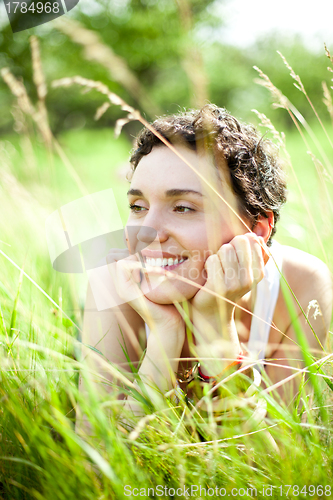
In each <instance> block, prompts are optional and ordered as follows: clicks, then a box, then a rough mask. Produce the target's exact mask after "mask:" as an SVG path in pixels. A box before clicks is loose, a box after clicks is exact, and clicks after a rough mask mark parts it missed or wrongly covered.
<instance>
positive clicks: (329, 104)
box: [322, 82, 333, 123]
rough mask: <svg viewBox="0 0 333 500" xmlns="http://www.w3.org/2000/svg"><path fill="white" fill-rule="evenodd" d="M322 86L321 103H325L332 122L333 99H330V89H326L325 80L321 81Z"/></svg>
mask: <svg viewBox="0 0 333 500" xmlns="http://www.w3.org/2000/svg"><path fill="white" fill-rule="evenodd" d="M322 86H323V93H324V98H323V103H324V104H325V106H326V108H327V111H328V112H329V115H330V117H331V120H332V123H333V101H332V96H331V93H330V91H329V90H328V87H327V84H326V82H322Z"/></svg>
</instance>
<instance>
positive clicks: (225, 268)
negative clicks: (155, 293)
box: [191, 233, 269, 315]
mask: <svg viewBox="0 0 333 500" xmlns="http://www.w3.org/2000/svg"><path fill="white" fill-rule="evenodd" d="M259 240H260V241H259ZM265 246H266V245H265V242H264V239H263V238H262V237H260V238H259V237H258V236H257V235H256V234H254V233H247V234H245V235H240V236H235V237H234V238H233V239H232V240H231V241H230V243H226V244H224V245H222V246H221V248H220V249H219V250H218V252H217V253H216V254H213V255H210V256H209V257H208V258H207V260H206V262H205V270H206V273H207V281H206V283H205V285H204V286H203V288H201V289H200V290H199V291H198V292H197V293H196V294H195V296H194V297H193V299H192V300H191V304H192V307H193V308H194V309H195V310H196V311H197V312H199V313H201V314H205V315H209V314H214V311H215V310H216V305H217V302H216V300H217V299H216V297H215V296H214V295H213V294H210V293H209V292H208V291H207V290H212V291H213V292H215V293H217V294H218V295H220V296H222V297H225V298H226V299H228V300H229V301H231V302H233V303H235V302H237V300H238V299H240V298H241V297H243V295H245V294H246V293H247V292H249V291H250V290H251V289H252V288H253V287H254V286H255V285H256V284H257V283H259V281H261V280H262V278H263V277H264V266H265V264H266V262H267V261H268V258H269V256H268V254H267V253H266V252H265V250H264V248H265ZM226 307H227V311H229V312H230V313H232V311H233V309H234V305H233V304H230V303H228V302H226Z"/></svg>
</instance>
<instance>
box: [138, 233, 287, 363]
mask: <svg viewBox="0 0 333 500" xmlns="http://www.w3.org/2000/svg"><path fill="white" fill-rule="evenodd" d="M270 252H271V254H272V256H273V259H274V260H273V259H272V258H271V257H270V258H269V259H268V262H267V264H266V265H265V273H264V277H263V279H262V280H261V281H260V283H258V285H257V296H256V302H255V305H254V311H253V314H254V316H253V317H252V321H251V329H250V336H249V341H248V345H247V348H248V350H249V352H250V355H251V357H252V358H255V359H258V360H260V359H264V358H265V353H266V347H267V343H268V338H269V332H270V329H271V323H272V319H273V315H274V311H275V306H276V302H277V299H278V295H279V289H280V272H279V271H282V261H283V258H282V247H281V245H280V243H278V242H277V241H273V242H272V245H271V247H270ZM262 320H263V321H262ZM145 328H146V336H147V339H148V336H149V333H150V330H149V327H148V325H147V324H145Z"/></svg>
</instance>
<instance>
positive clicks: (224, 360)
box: [194, 309, 242, 376]
mask: <svg viewBox="0 0 333 500" xmlns="http://www.w3.org/2000/svg"><path fill="white" fill-rule="evenodd" d="M223 320H224V321H223V322H222V321H221V320H220V319H219V318H218V317H216V315H215V316H212V317H210V318H209V317H208V316H206V317H205V318H202V317H201V319H199V321H197V322H196V323H194V326H195V329H196V332H197V335H196V353H197V357H198V359H199V361H200V363H201V367H200V370H201V373H202V374H203V375H207V376H215V375H216V374H218V373H220V372H222V371H223V370H224V369H225V368H226V367H227V366H228V365H229V364H230V363H233V362H234V361H236V360H237V358H238V356H239V355H240V354H241V352H242V350H241V346H240V342H239V338H238V334H237V330H236V324H235V320H234V311H233V310H231V309H230V310H229V314H228V316H224V318H223Z"/></svg>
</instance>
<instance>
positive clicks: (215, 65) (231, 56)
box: [0, 0, 331, 133]
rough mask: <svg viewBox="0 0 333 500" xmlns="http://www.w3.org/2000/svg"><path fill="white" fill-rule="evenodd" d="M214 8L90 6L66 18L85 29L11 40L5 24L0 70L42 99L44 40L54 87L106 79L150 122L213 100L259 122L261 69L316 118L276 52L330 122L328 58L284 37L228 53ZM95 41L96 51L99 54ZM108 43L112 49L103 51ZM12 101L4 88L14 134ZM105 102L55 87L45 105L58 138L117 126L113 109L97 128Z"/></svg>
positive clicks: (118, 1)
mask: <svg viewBox="0 0 333 500" xmlns="http://www.w3.org/2000/svg"><path fill="white" fill-rule="evenodd" d="M215 1H216V0H89V3H88V1H87V2H84V1H82V2H80V4H79V6H78V7H76V8H75V9H74V10H73V11H71V13H70V14H67V15H66V16H65V17H63V18H62V20H63V21H66V19H67V20H68V21H70V20H74V21H76V22H79V23H80V26H81V28H79V27H78V26H77V27H76V28H75V29H74V28H73V25H70V24H67V29H66V28H65V26H66V23H63V25H61V23H60V21H61V19H60V20H59V23H58V22H57V21H54V22H51V23H48V24H45V25H43V26H40V27H37V28H34V29H31V30H27V31H23V32H20V33H16V34H14V35H13V34H12V32H11V28H10V27H9V26H8V25H7V26H4V27H3V29H2V32H1V34H0V67H3V66H9V67H10V68H11V70H12V71H13V73H14V74H15V75H16V76H18V77H21V78H22V79H23V80H24V82H25V84H26V86H27V89H28V92H29V93H30V95H31V96H32V97H34V95H35V89H34V86H33V84H32V67H31V56H30V48H29V43H28V39H29V36H30V35H31V34H36V35H37V36H38V37H39V40H40V43H41V51H42V61H43V67H44V71H45V74H46V78H47V81H48V82H49V83H50V82H51V81H52V80H54V79H58V78H63V77H70V76H74V75H81V76H84V77H86V78H89V79H95V80H100V81H102V82H103V83H105V84H107V85H108V87H109V88H110V89H111V90H112V91H113V92H115V93H117V94H119V95H120V96H121V97H122V98H124V99H125V100H126V101H127V102H128V103H129V104H131V105H133V106H135V107H138V108H139V109H140V110H141V111H142V112H143V113H144V115H145V116H146V117H147V118H149V119H151V118H154V116H155V115H156V114H158V113H172V112H175V111H178V110H179V108H183V107H188V106H193V105H199V104H202V103H203V102H205V100H206V99H210V100H211V101H212V102H215V103H216V104H218V105H220V106H225V107H227V108H228V109H230V111H231V112H233V113H235V114H236V115H237V116H238V117H240V118H243V119H249V118H250V119H253V115H252V114H251V109H252V108H257V109H259V110H260V111H261V112H264V113H266V114H270V96H269V94H268V92H267V90H265V89H263V88H261V87H259V86H258V85H256V84H255V83H254V81H253V80H254V78H256V76H257V75H256V72H255V71H254V70H253V65H256V66H259V67H260V68H261V69H262V70H263V71H264V72H265V73H266V74H268V75H269V77H270V78H271V80H272V82H273V83H274V84H275V85H276V86H277V87H278V88H280V89H281V90H282V92H283V93H285V94H286V95H287V96H288V97H289V98H290V100H291V101H292V102H293V103H294V104H295V105H296V107H297V108H298V109H299V110H300V112H301V113H302V114H304V116H305V117H306V118H310V117H311V116H312V115H311V110H310V108H309V106H308V104H307V103H306V99H305V97H304V95H302V94H301V93H300V92H299V91H298V90H297V89H296V88H295V87H294V86H293V80H292V79H291V77H290V76H289V71H288V70H287V68H286V67H285V66H284V64H283V62H282V60H281V59H280V57H279V56H278V55H277V54H276V50H280V51H281V52H282V53H283V54H284V55H285V57H286V58H287V59H288V61H289V63H290V64H291V65H292V66H293V68H294V70H295V72H296V73H297V74H299V75H300V77H301V79H302V80H303V83H304V85H305V88H306V89H307V91H308V93H309V96H310V98H311V99H312V100H313V102H314V104H315V106H316V107H317V108H318V111H319V112H320V113H322V115H323V116H326V115H325V113H326V114H327V111H326V110H325V108H324V104H323V103H322V97H323V96H322V91H321V82H322V80H326V81H327V82H329V77H330V76H331V75H329V74H328V73H327V70H326V66H327V64H326V62H325V54H324V50H323V53H322V55H316V54H313V53H309V51H308V50H306V49H305V47H304V46H303V44H302V42H301V41H300V40H297V39H295V40H288V41H285V40H283V38H281V36H277V35H276V36H272V37H271V38H270V39H265V40H261V41H258V42H257V43H256V44H255V45H254V46H253V47H251V48H246V49H238V48H235V47H229V46H224V45H223V44H221V43H220V42H219V41H217V40H218V37H217V36H216V33H219V31H220V30H221V24H223V23H222V21H221V19H220V18H219V17H217V16H216V15H215V13H214V12H215V10H214V3H215ZM219 1H222V0H219ZM61 26H62V27H61ZM79 29H81V30H82V31H81V32H80V36H79V32H78V30H79ZM84 30H89V31H84ZM79 38H80V40H79ZM91 40H94V43H96V44H97V45H96V47H97V51H95V55H94V56H93V55H92V52H93V51H92V42H91ZM96 40H97V42H96ZM101 42H102V43H103V44H105V47H106V48H105V47H103V46H102V45H100V46H99V45H98V44H99V43H101ZM89 48H90V49H91V50H90V52H89V50H88V51H87V49H89ZM103 58H104V59H105V60H106V59H108V63H107V64H104V63H103V61H101V60H102V59H103ZM112 58H113V59H112ZM112 61H114V63H113V62H112ZM101 62H102V63H103V64H104V65H103V64H101ZM117 64H118V66H117ZM126 75H127V76H126ZM124 79H125V80H126V82H125V83H127V85H124ZM11 102H12V99H11V97H10V95H9V91H8V89H7V87H6V86H5V85H4V83H3V82H2V81H0V106H1V109H2V113H1V115H0V131H3V132H4V131H10V130H11V127H12V117H11V114H10V109H11ZM102 102H103V99H102V98H101V96H100V95H98V94H97V93H96V92H93V91H92V92H90V93H89V94H84V95H83V94H82V93H81V91H80V90H79V89H78V88H70V89H66V91H64V90H62V89H49V93H48V96H47V106H48V109H49V111H50V117H51V126H52V129H53V130H54V131H55V132H56V133H57V132H59V131H60V130H63V129H68V128H77V129H79V128H82V127H84V126H88V127H95V126H99V127H105V126H112V125H113V124H114V122H115V120H116V119H118V118H119V117H120V116H122V114H123V112H122V111H121V110H120V109H118V108H116V107H111V108H110V109H109V110H108V112H107V113H106V114H105V115H103V117H102V118H101V120H100V121H99V122H94V115H95V111H96V109H97V108H98V107H99V106H100V105H101V104H102ZM274 113H275V115H274V116H275V117H277V118H278V119H281V120H282V122H283V123H282V125H283V126H285V125H286V124H287V125H288V124H289V122H290V119H289V118H288V116H287V115H286V113H284V112H283V111H279V110H278V111H275V112H274ZM327 118H329V117H328V116H327Z"/></svg>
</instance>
